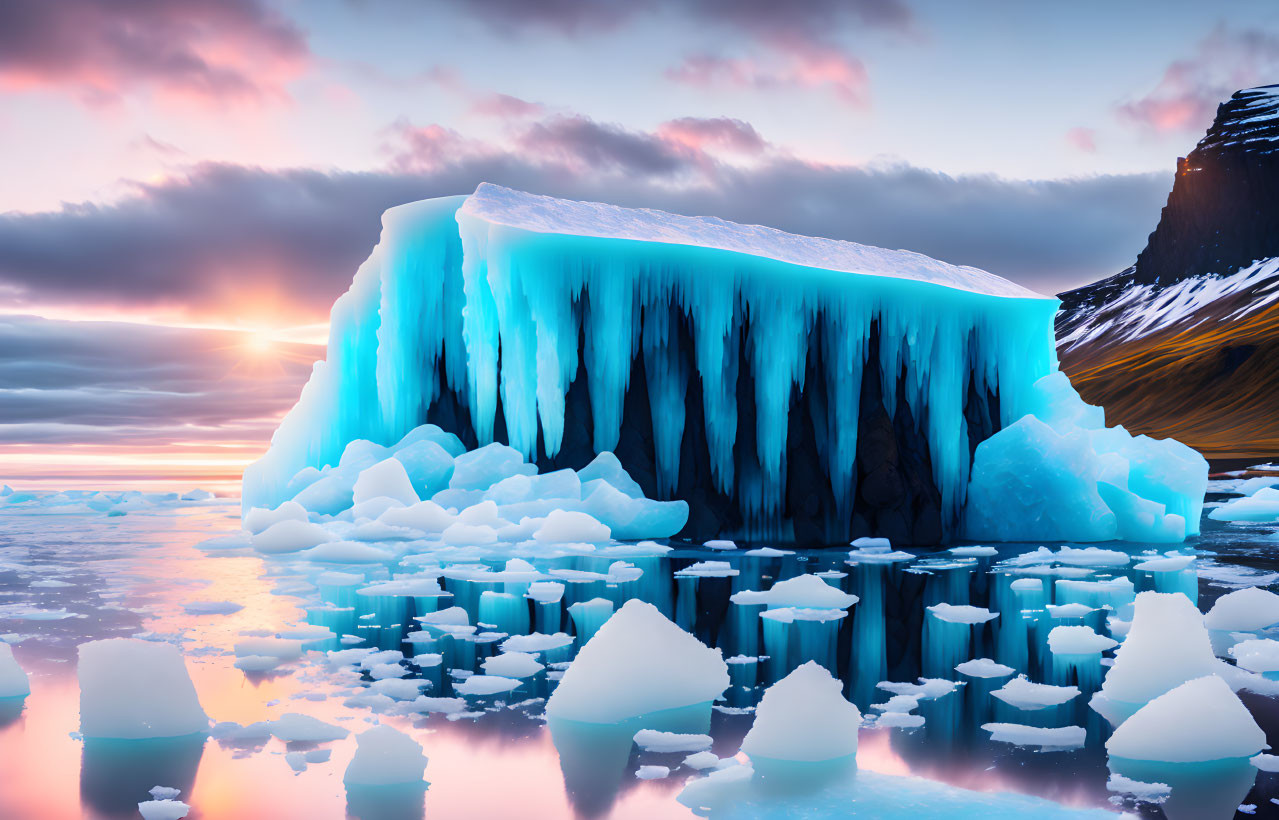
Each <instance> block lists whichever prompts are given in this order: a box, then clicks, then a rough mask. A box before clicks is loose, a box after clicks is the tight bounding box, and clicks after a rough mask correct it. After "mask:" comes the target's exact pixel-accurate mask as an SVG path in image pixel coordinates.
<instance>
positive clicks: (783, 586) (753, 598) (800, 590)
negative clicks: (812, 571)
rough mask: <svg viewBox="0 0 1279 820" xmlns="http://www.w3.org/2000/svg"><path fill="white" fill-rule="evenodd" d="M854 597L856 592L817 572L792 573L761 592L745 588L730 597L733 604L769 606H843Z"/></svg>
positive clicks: (815, 607) (849, 603) (849, 604)
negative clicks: (841, 586) (844, 589)
mask: <svg viewBox="0 0 1279 820" xmlns="http://www.w3.org/2000/svg"><path fill="white" fill-rule="evenodd" d="M857 600H858V599H857V596H856V595H850V594H849V593H847V592H844V591H843V590H842V589H840V588H839V587H837V586H834V585H832V584H830V583H827V582H826V580H824V579H823V578H821V577H819V576H817V575H796V576H795V577H794V578H787V579H786V580H785V581H778V582H777V583H775V584H773V585H772V586H771V587H769V588H768V589H767V590H764V591H763V592H757V591H755V590H751V589H745V590H742V591H741V592H735V593H733V596H732V601H733V603H735V604H765V605H766V606H768V608H769V609H782V608H785V607H796V608H812V609H847V608H848V607H850V606H852V605H853V604H855V603H857Z"/></svg>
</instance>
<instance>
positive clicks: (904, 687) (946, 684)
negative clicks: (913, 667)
mask: <svg viewBox="0 0 1279 820" xmlns="http://www.w3.org/2000/svg"><path fill="white" fill-rule="evenodd" d="M1009 671H1012V670H1009ZM958 686H959V684H957V683H955V682H954V681H950V680H946V679H944V678H920V679H919V683H905V682H896V681H887V680H885V681H880V682H879V683H877V684H875V688H876V689H883V690H884V691H886V692H892V693H893V694H895V695H905V696H907V697H912V698H916V699H920V700H933V699H935V698H940V697H945V696H946V695H949V694H950V693H951V692H954V691H955V689H956V688H957V687H958Z"/></svg>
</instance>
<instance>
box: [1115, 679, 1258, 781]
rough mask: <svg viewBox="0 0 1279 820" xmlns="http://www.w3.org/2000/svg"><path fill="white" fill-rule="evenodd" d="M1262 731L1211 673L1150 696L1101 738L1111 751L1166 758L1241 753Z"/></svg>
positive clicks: (1247, 752)
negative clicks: (1139, 707) (1105, 738)
mask: <svg viewBox="0 0 1279 820" xmlns="http://www.w3.org/2000/svg"><path fill="white" fill-rule="evenodd" d="M1264 748H1266V735H1265V733H1264V732H1262V731H1261V728H1260V727H1259V726H1257V722H1256V721H1255V720H1253V718H1252V715H1250V714H1249V713H1248V710H1247V708H1245V707H1244V705H1243V703H1242V702H1241V701H1240V700H1239V696H1238V695H1236V694H1235V693H1234V692H1232V691H1231V690H1230V687H1229V686H1228V685H1227V684H1226V682H1225V681H1224V680H1222V679H1221V678H1219V677H1217V676H1216V675H1207V676H1205V677H1202V678H1196V679H1194V680H1190V681H1187V682H1185V683H1183V684H1181V685H1179V686H1177V687H1176V688H1174V689H1172V690H1170V691H1168V692H1165V693H1164V694H1161V695H1160V696H1159V697H1157V698H1155V699H1153V700H1151V701H1150V702H1149V703H1147V704H1146V705H1145V706H1143V707H1141V709H1139V710H1137V712H1136V713H1135V714H1133V716H1132V717H1130V718H1128V719H1127V720H1126V721H1124V722H1123V724H1121V725H1120V726H1119V728H1117V729H1115V732H1114V734H1112V735H1111V736H1110V739H1109V740H1107V741H1106V751H1107V752H1109V753H1110V755H1111V757H1120V758H1126V759H1130V760H1151V761H1160V762H1165V763H1206V762H1209V761H1214V760H1226V759H1230V758H1246V757H1252V756H1253V755H1255V754H1257V753H1258V752H1260V751H1261V750H1262V749H1264Z"/></svg>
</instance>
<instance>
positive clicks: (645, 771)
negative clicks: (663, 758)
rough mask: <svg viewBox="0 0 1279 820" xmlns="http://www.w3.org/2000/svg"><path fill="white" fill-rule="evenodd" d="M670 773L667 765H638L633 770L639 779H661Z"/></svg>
mask: <svg viewBox="0 0 1279 820" xmlns="http://www.w3.org/2000/svg"><path fill="white" fill-rule="evenodd" d="M670 773H671V770H670V768H669V767H667V766H640V767H639V768H638V769H636V770H635V776H636V777H638V778H639V779H640V780H661V779H662V778H664V777H666V776H667V775H669V774H670Z"/></svg>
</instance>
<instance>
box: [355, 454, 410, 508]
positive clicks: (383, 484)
mask: <svg viewBox="0 0 1279 820" xmlns="http://www.w3.org/2000/svg"><path fill="white" fill-rule="evenodd" d="M374 498H391V499H394V500H396V501H398V502H400V503H401V504H403V505H404V506H406V507H407V506H409V505H411V504H416V503H417V502H418V501H419V500H420V499H419V498H418V496H417V491H416V490H414V489H413V482H412V481H411V480H409V474H408V472H407V471H405V469H404V464H403V463H401V462H400V461H399V460H398V459H395V458H388V459H386V460H384V461H379V462H378V463H376V464H374V465H373V466H371V467H367V468H365V469H363V470H361V471H360V475H359V477H358V478H357V479H356V480H355V486H354V487H352V488H351V500H352V502H353V503H355V504H362V503H364V502H365V501H371V500H373V499H374Z"/></svg>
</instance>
